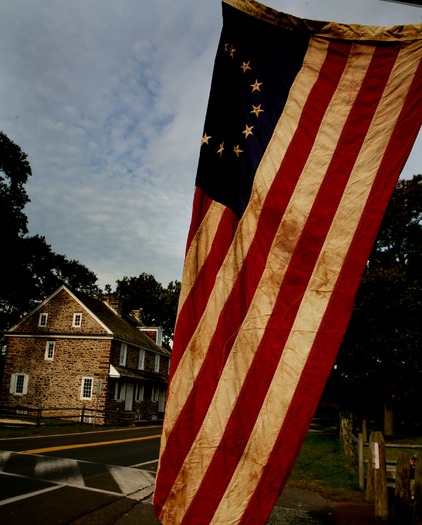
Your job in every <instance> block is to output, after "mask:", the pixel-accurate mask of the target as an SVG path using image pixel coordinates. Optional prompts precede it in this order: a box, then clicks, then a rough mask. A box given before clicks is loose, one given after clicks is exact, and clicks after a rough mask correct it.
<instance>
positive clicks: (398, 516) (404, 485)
mask: <svg viewBox="0 0 422 525" xmlns="http://www.w3.org/2000/svg"><path fill="white" fill-rule="evenodd" d="M411 509H412V507H411V499H410V456H409V455H408V454H400V455H399V457H398V458H397V463H396V486H395V494H394V505H393V523H396V524H397V525H403V524H406V523H407V524H409V523H410V518H411V514H412V512H411Z"/></svg>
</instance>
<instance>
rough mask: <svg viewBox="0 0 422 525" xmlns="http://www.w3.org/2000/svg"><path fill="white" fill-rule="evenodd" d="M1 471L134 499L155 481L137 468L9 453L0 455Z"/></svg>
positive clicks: (144, 492) (147, 473) (0, 453)
mask: <svg viewBox="0 0 422 525" xmlns="http://www.w3.org/2000/svg"><path fill="white" fill-rule="evenodd" d="M0 472H2V473H4V474H14V475H19V476H22V477H26V478H35V479H39V480H43V481H49V482H51V483H55V484H59V485H68V486H73V487H83V488H87V489H89V490H95V491H99V492H105V493H108V494H114V495H116V494H117V495H125V496H130V495H132V494H135V493H136V495H137V498H138V497H141V498H144V497H147V496H149V495H150V494H151V493H152V491H153V488H154V482H155V479H154V476H153V475H152V474H150V473H149V472H147V471H145V470H141V469H137V468H132V467H121V466H117V465H102V464H99V463H93V462H89V461H81V460H74V459H67V458H55V457H47V456H39V455H35V454H26V453H20V452H8V451H7V452H0Z"/></svg>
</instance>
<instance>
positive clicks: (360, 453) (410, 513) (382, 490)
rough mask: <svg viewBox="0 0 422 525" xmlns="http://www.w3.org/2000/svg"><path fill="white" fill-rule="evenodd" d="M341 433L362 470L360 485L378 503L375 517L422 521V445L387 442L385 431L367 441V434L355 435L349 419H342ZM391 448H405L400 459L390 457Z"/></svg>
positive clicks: (407, 523) (407, 524)
mask: <svg viewBox="0 0 422 525" xmlns="http://www.w3.org/2000/svg"><path fill="white" fill-rule="evenodd" d="M340 437H341V441H342V443H343V447H344V452H345V454H346V455H347V456H348V457H349V458H350V461H351V463H352V465H353V466H354V467H355V469H356V471H357V472H358V477H359V488H360V489H361V490H362V491H365V499H366V500H367V501H368V502H370V503H374V511H375V519H376V520H377V521H389V523H393V524H396V525H422V457H419V456H420V455H421V454H419V456H418V454H417V453H418V451H421V452H422V445H414V444H394V443H385V441H384V437H383V435H382V432H372V433H371V435H370V437H369V441H368V442H367V443H366V442H364V439H363V434H359V435H358V437H356V436H354V434H353V432H352V429H351V422H350V421H348V420H345V421H343V420H342V421H341V425H340ZM387 448H395V449H401V450H402V452H401V453H400V454H399V456H398V459H397V461H387V459H386V449H387ZM365 449H366V452H367V456H368V459H365ZM413 458H417V459H413Z"/></svg>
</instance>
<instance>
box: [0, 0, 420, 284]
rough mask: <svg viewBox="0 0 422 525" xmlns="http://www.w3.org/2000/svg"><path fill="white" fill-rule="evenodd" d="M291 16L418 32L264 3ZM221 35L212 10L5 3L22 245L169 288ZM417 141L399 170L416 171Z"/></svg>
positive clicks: (186, 1) (355, 12)
mask: <svg viewBox="0 0 422 525" xmlns="http://www.w3.org/2000/svg"><path fill="white" fill-rule="evenodd" d="M267 5H270V6H272V7H274V8H276V9H283V10H284V11H286V12H290V13H292V14H295V15H297V16H302V17H307V18H319V19H333V20H339V21H351V22H357V23H372V24H394V23H397V24H401V23H408V22H414V21H417V20H419V21H420V20H421V12H422V10H421V9H419V10H418V9H417V8H410V7H407V6H397V5H395V4H391V3H387V2H381V1H379V0H373V1H372V2H370V1H368V0H365V1H363V0H355V1H354V2H346V1H345V0H344V1H339V0H318V1H317V0H312V1H311V0H309V1H306V0H294V1H293V0H283V1H281V0H271V1H269V2H267ZM220 31H221V5H220V2H219V1H217V0H202V1H201V2H200V3H199V2H196V1H194V0H178V1H177V2H174V1H173V0H154V2H151V1H147V0H138V1H137V2H133V1H131V0H119V2H115V1H112V0H89V1H86V0H73V2H54V1H51V0H39V1H37V2H33V1H32V0H20V1H19V2H16V1H15V0H5V1H4V2H3V3H2V17H1V18H0V47H1V49H2V53H1V56H0V71H1V78H0V115H1V125H0V129H2V130H3V131H4V132H5V133H6V134H7V135H8V136H9V137H10V138H11V139H12V140H14V141H15V142H16V143H17V144H18V145H19V146H21V148H22V149H23V150H24V151H25V152H26V153H27V154H28V156H29V160H30V163H31V166H32V170H33V176H32V179H31V180H30V182H29V183H28V185H27V191H28V193H29V196H30V198H31V201H32V202H31V204H30V205H29V206H28V207H27V209H26V211H27V215H28V218H29V227H30V233H31V234H36V233H37V234H40V235H44V236H45V237H46V239H47V242H48V243H50V244H51V245H52V248H53V250H54V251H56V252H57V253H63V254H66V255H67V256H68V257H69V258H72V259H77V260H79V261H80V262H81V263H83V264H85V265H86V266H87V267H88V268H90V269H91V270H93V271H94V272H95V273H96V274H97V275H98V277H99V280H100V285H101V286H104V285H105V284H106V283H110V284H112V285H114V283H115V281H116V280H117V279H121V278H122V277H123V276H125V275H127V276H134V275H139V274H140V273H142V272H146V273H151V274H153V275H154V276H155V277H156V278H157V280H159V281H160V282H162V283H163V284H165V285H166V284H167V283H168V282H169V281H170V280H174V279H180V278H181V272H182V265H183V256H184V248H185V240H186V236H187V230H188V227H189V221H190V213H191V204H192V196H193V185H194V179H195V172H196V165H197V159H198V155H199V142H200V135H201V132H202V126H203V121H204V117H205V111H206V105H207V99H208V94H209V89H210V82H211V75H212V68H213V61H214V56H215V51H216V48H217V42H218V38H219V34H220ZM420 145H421V138H419V140H418V144H417V145H416V146H415V148H414V152H415V151H417V153H414V154H412V156H411V158H410V159H409V162H408V164H407V166H406V169H405V174H407V176H411V175H412V174H414V173H416V172H420V171H421V169H420V165H421V154H420V151H422V148H421V147H420Z"/></svg>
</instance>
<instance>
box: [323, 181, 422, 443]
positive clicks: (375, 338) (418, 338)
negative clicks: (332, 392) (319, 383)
mask: <svg viewBox="0 0 422 525" xmlns="http://www.w3.org/2000/svg"><path fill="white" fill-rule="evenodd" d="M421 219H422V175H415V176H414V177H413V178H412V179H411V180H400V181H399V182H398V184H397V186H396V189H395V191H394V193H393V195H392V198H391V201H390V203H389V205H388V208H387V210H386V214H385V216H384V218H383V221H382V224H381V227H380V230H379V233H378V237H377V240H376V243H375V245H374V248H373V250H372V253H371V255H370V258H369V260H368V263H367V267H366V269H365V272H364V275H363V278H362V282H361V285H360V287H359V291H358V295H357V299H356V304H355V308H354V312H353V315H352V318H351V321H350V324H349V327H348V329H347V331H346V334H345V337H344V341H343V344H342V346H341V348H340V351H339V355H338V359H337V370H336V371H335V372H334V374H333V377H332V378H331V382H332V381H334V379H333V378H334V376H336V379H335V380H336V381H337V386H338V388H339V391H338V394H340V402H341V405H342V407H343V408H346V409H348V410H352V411H353V412H355V413H358V414H359V415H360V416H361V417H363V418H365V417H366V416H371V417H376V418H377V419H378V420H379V421H381V419H382V417H383V415H387V420H386V421H385V423H390V424H389V425H387V426H386V427H385V428H386V430H387V433H390V432H392V415H393V412H394V411H397V412H399V413H400V416H401V418H402V419H403V420H405V419H407V420H411V418H413V419H414V416H415V414H421V413H422V411H421V409H422V404H421V400H422V311H421V304H422V301H421V299H422V295H421V289H422V287H421V284H422V225H421Z"/></svg>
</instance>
